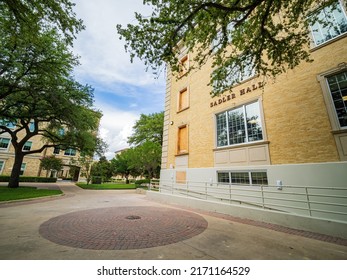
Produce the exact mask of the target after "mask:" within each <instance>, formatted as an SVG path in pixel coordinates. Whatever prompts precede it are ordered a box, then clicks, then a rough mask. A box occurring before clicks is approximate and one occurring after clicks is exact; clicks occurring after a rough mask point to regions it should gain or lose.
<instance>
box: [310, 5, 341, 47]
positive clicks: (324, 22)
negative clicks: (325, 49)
mask: <svg viewBox="0 0 347 280" xmlns="http://www.w3.org/2000/svg"><path fill="white" fill-rule="evenodd" d="M311 31H312V35H313V38H314V41H315V44H316V45H317V46H318V45H320V44H322V43H324V42H326V41H328V40H330V39H332V38H335V37H337V36H338V35H340V34H342V33H345V32H347V18H346V14H345V13H344V11H343V10H342V7H341V4H340V2H338V3H335V4H332V5H331V6H329V7H326V8H324V9H321V10H320V11H319V12H318V18H317V21H316V22H315V23H314V24H312V26H311Z"/></svg>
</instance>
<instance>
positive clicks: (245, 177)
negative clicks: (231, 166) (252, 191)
mask: <svg viewBox="0 0 347 280" xmlns="http://www.w3.org/2000/svg"><path fill="white" fill-rule="evenodd" d="M230 177H231V183H233V184H248V185H249V184H250V181H249V174H248V172H231V173H230Z"/></svg>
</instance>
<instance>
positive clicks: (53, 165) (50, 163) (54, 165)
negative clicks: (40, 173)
mask: <svg viewBox="0 0 347 280" xmlns="http://www.w3.org/2000/svg"><path fill="white" fill-rule="evenodd" d="M40 160H41V168H42V169H43V170H46V171H47V173H46V177H48V171H50V170H54V171H60V170H61V169H62V167H63V160H62V159H61V158H56V157H55V156H47V157H43V158H42V159H40Z"/></svg>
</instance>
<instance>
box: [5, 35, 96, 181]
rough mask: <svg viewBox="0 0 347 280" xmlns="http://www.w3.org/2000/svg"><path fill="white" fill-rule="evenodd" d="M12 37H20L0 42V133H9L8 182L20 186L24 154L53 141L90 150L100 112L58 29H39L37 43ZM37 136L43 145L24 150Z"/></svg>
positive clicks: (46, 146) (91, 149)
mask: <svg viewBox="0 0 347 280" xmlns="http://www.w3.org/2000/svg"><path fill="white" fill-rule="evenodd" d="M0 32H1V31H0ZM10 33H11V32H10ZM14 33H15V31H14ZM25 35H26V34H23V37H25ZM9 38H12V37H11V36H10V37H9ZM13 38H14V39H18V41H17V40H13V41H12V40H10V39H9V40H6V42H5V43H4V44H3V45H1V47H2V49H3V50H5V53H2V54H1V55H0V57H1V60H0V64H1V70H0V71H1V76H0V94H1V97H2V99H1V103H0V120H2V122H1V123H0V134H3V133H8V134H9V135H10V137H11V143H12V145H13V147H14V149H15V162H14V166H13V168H12V173H11V179H10V182H9V186H10V187H18V183H19V173H20V168H21V164H22V162H23V158H24V156H26V155H29V154H33V153H40V152H42V151H43V150H44V149H46V148H48V147H57V146H60V147H61V148H63V149H67V148H76V149H78V150H81V151H84V152H86V153H89V154H92V153H93V151H94V149H95V147H96V144H97V136H96V131H97V129H98V125H99V119H100V117H101V113H100V112H98V111H95V110H94V109H93V89H92V88H91V87H90V86H87V85H81V84H80V83H78V82H77V81H75V80H74V78H73V77H72V76H71V71H72V69H73V67H74V66H75V65H76V64H77V62H78V61H77V58H76V57H75V56H74V55H73V54H72V53H71V51H69V49H68V46H67V45H66V44H65V43H64V42H63V41H62V40H61V38H60V35H58V34H57V32H56V31H54V30H48V31H45V32H42V33H41V34H40V36H39V37H37V38H36V41H35V44H29V43H28V41H26V40H21V39H20V33H19V34H15V35H13ZM8 123H11V124H13V127H12V128H9V127H8V125H7V124H8ZM37 135H39V136H41V137H43V139H45V142H42V146H41V147H39V148H37V149H34V150H28V149H26V150H23V147H24V146H25V145H26V143H27V142H28V141H29V140H30V139H32V138H33V137H35V136H37Z"/></svg>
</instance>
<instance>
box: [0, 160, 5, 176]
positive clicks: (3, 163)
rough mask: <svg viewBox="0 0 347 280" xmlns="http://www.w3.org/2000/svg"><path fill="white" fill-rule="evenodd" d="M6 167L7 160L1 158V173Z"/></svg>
mask: <svg viewBox="0 0 347 280" xmlns="http://www.w3.org/2000/svg"><path fill="white" fill-rule="evenodd" d="M4 167H5V161H4V160H2V159H0V174H2V171H3V170H4Z"/></svg>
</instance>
